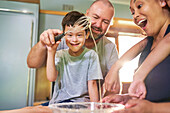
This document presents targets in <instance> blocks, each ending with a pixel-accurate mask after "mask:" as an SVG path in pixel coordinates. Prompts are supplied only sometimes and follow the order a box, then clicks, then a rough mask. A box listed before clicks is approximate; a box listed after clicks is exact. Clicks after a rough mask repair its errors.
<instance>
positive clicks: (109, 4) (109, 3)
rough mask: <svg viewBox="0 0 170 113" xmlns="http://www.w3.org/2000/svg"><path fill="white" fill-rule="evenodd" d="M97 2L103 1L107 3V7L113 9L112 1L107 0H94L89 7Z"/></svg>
mask: <svg viewBox="0 0 170 113" xmlns="http://www.w3.org/2000/svg"><path fill="white" fill-rule="evenodd" d="M97 2H103V4H105V5H108V6H109V7H111V8H113V9H114V7H113V5H112V3H111V2H110V1H109V0H96V1H94V2H93V3H92V4H91V6H90V8H91V7H92V6H93V5H94V4H95V3H97Z"/></svg>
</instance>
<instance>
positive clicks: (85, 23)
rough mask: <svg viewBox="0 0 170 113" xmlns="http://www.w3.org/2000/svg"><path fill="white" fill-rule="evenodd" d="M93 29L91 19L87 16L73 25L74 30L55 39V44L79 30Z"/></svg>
mask: <svg viewBox="0 0 170 113" xmlns="http://www.w3.org/2000/svg"><path fill="white" fill-rule="evenodd" d="M90 27H91V22H90V18H89V17H87V16H82V17H80V18H79V19H78V20H77V21H76V22H75V23H74V25H73V28H71V29H69V30H68V31H67V32H64V33H62V34H60V35H57V36H56V37H55V42H57V41H59V40H60V39H61V38H62V37H64V36H65V35H66V34H67V33H68V32H72V31H76V30H77V29H80V30H85V29H88V28H90Z"/></svg>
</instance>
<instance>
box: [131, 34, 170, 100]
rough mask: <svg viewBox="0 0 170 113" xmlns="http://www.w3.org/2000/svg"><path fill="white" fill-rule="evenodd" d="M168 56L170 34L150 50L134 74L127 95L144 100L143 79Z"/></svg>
mask: <svg viewBox="0 0 170 113" xmlns="http://www.w3.org/2000/svg"><path fill="white" fill-rule="evenodd" d="M169 54H170V33H168V35H166V37H164V39H163V40H162V41H160V42H159V43H158V45H157V46H156V47H155V48H154V49H153V50H152V52H151V53H150V54H149V55H148V56H147V58H146V59H145V61H144V62H143V63H142V64H141V66H140V67H139V68H138V70H137V71H136V72H135V74H134V80H133V82H132V84H131V85H130V87H129V95H131V96H134V97H138V98H141V99H142V98H145V96H146V88H145V85H144V79H145V78H146V76H147V75H148V74H149V72H150V71H151V70H152V69H153V68H154V67H155V66H156V65H158V64H159V63H160V62H162V61H163V60H164V59H165V58H166V57H167V56H169Z"/></svg>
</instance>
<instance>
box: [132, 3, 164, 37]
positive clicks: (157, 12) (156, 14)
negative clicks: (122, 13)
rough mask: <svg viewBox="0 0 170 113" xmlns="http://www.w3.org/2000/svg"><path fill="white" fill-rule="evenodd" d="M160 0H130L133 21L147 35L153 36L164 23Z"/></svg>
mask: <svg viewBox="0 0 170 113" xmlns="http://www.w3.org/2000/svg"><path fill="white" fill-rule="evenodd" d="M160 1H161V0H131V2H130V11H131V13H132V15H133V21H134V23H135V24H136V25H138V26H140V27H141V28H142V29H143V30H144V31H145V32H146V34H147V35H148V36H155V35H157V33H158V32H159V31H160V29H161V27H162V26H163V24H164V21H163V20H164V19H163V18H162V17H163V12H162V6H161V2H160Z"/></svg>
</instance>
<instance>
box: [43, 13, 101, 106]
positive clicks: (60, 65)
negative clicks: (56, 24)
mask: <svg viewBox="0 0 170 113" xmlns="http://www.w3.org/2000/svg"><path fill="white" fill-rule="evenodd" d="M82 16H84V14H81V13H79V12H77V11H72V12H69V13H68V14H67V15H66V16H65V17H64V18H63V21H62V27H63V32H67V33H66V34H65V40H66V44H67V46H68V47H69V48H68V49H64V50H59V51H57V52H56V49H57V46H58V44H59V43H60V41H57V42H56V44H54V45H52V46H47V49H48V50H47V51H48V54H47V68H46V71H47V78H48V80H49V81H55V88H54V94H53V97H52V99H51V101H50V104H54V103H61V102H84V101H86V100H87V99H86V97H87V96H88V95H89V97H90V101H92V102H97V101H99V95H98V88H97V83H96V80H97V79H102V73H101V69H100V64H99V59H98V55H97V53H96V52H95V51H94V50H89V49H87V48H85V47H84V43H85V39H86V38H87V37H88V31H87V30H88V29H85V30H83V29H82V28H80V29H76V27H77V28H78V27H80V26H75V27H73V25H74V23H75V22H76V21H77V20H78V19H79V18H80V17H82Z"/></svg>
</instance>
